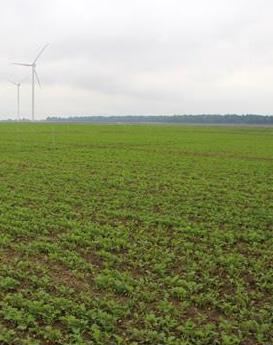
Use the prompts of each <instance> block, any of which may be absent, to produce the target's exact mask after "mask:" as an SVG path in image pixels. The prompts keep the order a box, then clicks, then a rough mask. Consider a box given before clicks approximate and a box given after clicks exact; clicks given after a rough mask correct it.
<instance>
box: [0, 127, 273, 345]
mask: <svg viewBox="0 0 273 345" xmlns="http://www.w3.org/2000/svg"><path fill="white" fill-rule="evenodd" d="M272 232H273V128H239V127H190V126H185V127H184V126H156V125H153V126H152V125H146V126H141V125H139V126H132V125H80V124H79V125H76V124H74V125H69V124H16V123H14V124H1V125H0V344H1V345H2V344H4V345H5V344H7V345H15V344H16V345H21V344H22V345H44V344H50V345H53V344H54V345H55V344H56V345H58V344H59V345H61V344H65V345H66V344H68V345H72V344H75V345H92V344H95V345H110V344H111V345H123V344H124V345H137V344H145V345H159V344H160V345H237V344H243V345H258V344H264V345H269V344H272V342H273V327H272V325H273V299H272V291H273V237H272Z"/></svg>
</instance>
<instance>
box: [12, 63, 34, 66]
mask: <svg viewBox="0 0 273 345" xmlns="http://www.w3.org/2000/svg"><path fill="white" fill-rule="evenodd" d="M12 65H18V66H28V67H31V66H32V65H31V64H29V63H19V62H13V63H12Z"/></svg>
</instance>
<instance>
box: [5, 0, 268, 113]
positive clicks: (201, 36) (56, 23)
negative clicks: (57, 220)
mask: <svg viewBox="0 0 273 345" xmlns="http://www.w3.org/2000/svg"><path fill="white" fill-rule="evenodd" d="M1 7H2V8H1V12H0V41H1V45H0V114H1V117H2V118H3V117H4V116H8V115H10V116H11V115H12V114H13V113H14V112H15V109H14V108H15V100H16V99H15V90H14V88H13V86H12V85H9V84H8V82H7V79H8V78H13V79H21V78H23V77H25V76H26V75H29V76H30V71H29V70H27V69H24V68H21V67H16V66H12V65H11V64H10V63H11V62H12V61H24V62H31V61H32V60H33V59H34V57H35V55H36V54H37V52H38V51H39V49H40V47H41V46H42V45H43V44H44V43H45V42H50V47H49V48H48V50H47V51H46V52H45V54H44V55H43V56H42V57H41V60H40V61H39V65H38V72H39V74H40V77H41V81H42V84H43V88H42V90H37V99H38V102H37V113H38V114H39V117H40V118H42V117H45V116H48V115H77V114H79V115H82V114H151V113H152V114H157V113H164V114H166V113H167V114H172V113H216V112H221V113H227V112H238V113H247V112H253V113H254V112H255V113H271V112H272V105H271V104H272V101H271V99H272V96H271V92H270V90H271V89H272V86H273V85H272V84H273V67H272V61H273V44H272V43H271V42H272V41H273V24H272V23H271V18H272V14H273V3H272V2H271V1H269V0H248V1H247V0H221V1H217V0H192V1H190V2H189V1H186V0H145V1H144V0H138V1H133V0H115V1H111V0H100V1H95V0H78V1H72V0H48V1H42V0H35V1H34V0H32V1H31V0H25V1H24V2H22V1H19V0H17V1H16V0H10V1H9V2H6V4H4V5H3V4H2V6H1ZM22 109H23V112H24V114H25V116H29V113H30V78H28V80H27V81H26V82H25V85H23V89H22Z"/></svg>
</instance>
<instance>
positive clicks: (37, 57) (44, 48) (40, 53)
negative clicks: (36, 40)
mask: <svg viewBox="0 0 273 345" xmlns="http://www.w3.org/2000/svg"><path fill="white" fill-rule="evenodd" d="M48 46H49V43H47V44H46V45H45V46H44V47H43V48H42V49H41V51H40V52H39V54H38V55H37V56H36V58H35V60H34V61H33V64H35V63H36V62H37V60H38V59H39V57H40V56H41V55H42V54H43V52H44V51H45V50H46V48H47V47H48Z"/></svg>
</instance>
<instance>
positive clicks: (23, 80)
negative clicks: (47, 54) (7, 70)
mask: <svg viewBox="0 0 273 345" xmlns="http://www.w3.org/2000/svg"><path fill="white" fill-rule="evenodd" d="M27 79H28V77H25V78H23V79H21V80H20V82H19V83H20V84H22V83H23V82H25V81H26V80H27Z"/></svg>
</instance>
